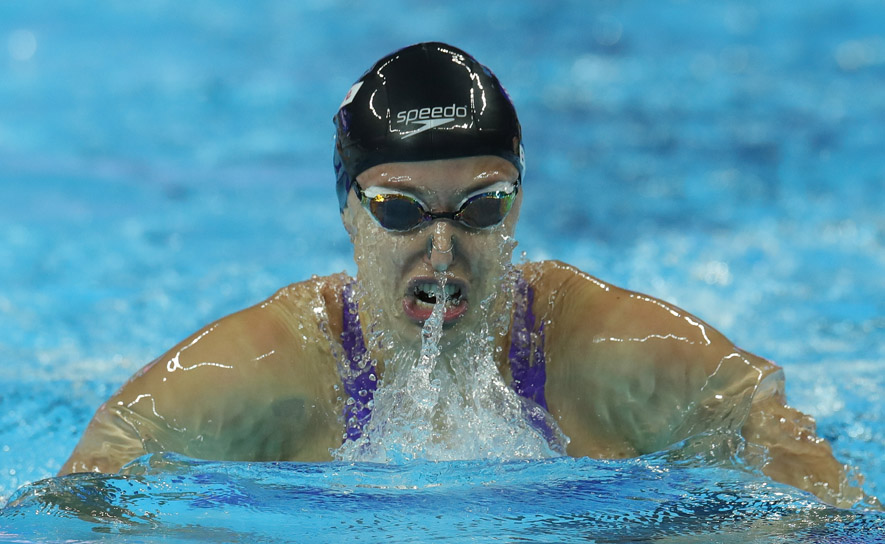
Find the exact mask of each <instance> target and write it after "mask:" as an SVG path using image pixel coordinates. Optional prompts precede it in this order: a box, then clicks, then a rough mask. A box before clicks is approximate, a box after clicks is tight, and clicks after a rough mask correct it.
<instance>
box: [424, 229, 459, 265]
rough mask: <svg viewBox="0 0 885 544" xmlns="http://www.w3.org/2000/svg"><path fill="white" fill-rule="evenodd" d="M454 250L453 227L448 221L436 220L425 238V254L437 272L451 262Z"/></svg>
mask: <svg viewBox="0 0 885 544" xmlns="http://www.w3.org/2000/svg"><path fill="white" fill-rule="evenodd" d="M454 252H455V235H454V228H453V226H452V225H451V224H449V222H448V221H437V222H436V223H435V224H434V225H433V229H432V230H431V234H430V239H429V240H427V256H428V257H429V258H430V266H432V267H433V269H434V270H436V271H437V272H444V271H445V270H446V269H448V268H449V266H451V264H452V260H453V259H454Z"/></svg>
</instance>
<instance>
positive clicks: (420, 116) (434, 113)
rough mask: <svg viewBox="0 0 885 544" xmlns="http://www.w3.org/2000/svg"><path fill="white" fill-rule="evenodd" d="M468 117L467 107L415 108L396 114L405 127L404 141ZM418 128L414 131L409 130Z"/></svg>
mask: <svg viewBox="0 0 885 544" xmlns="http://www.w3.org/2000/svg"><path fill="white" fill-rule="evenodd" d="M466 117H467V106H456V105H455V104H452V105H451V106H435V107H432V108H415V109H413V110H406V111H401V112H399V113H397V114H396V121H397V122H398V123H401V124H402V125H404V126H403V127H402V130H404V131H405V132H404V134H403V135H402V139H403V140H405V139H406V138H410V137H412V136H414V135H415V134H421V133H422V132H424V131H425V130H430V129H432V128H436V127H441V126H444V125H447V124H449V123H451V122H453V121H455V120H456V119H462V118H466ZM412 127H416V128H415V129H414V130H409V129H411V128H412Z"/></svg>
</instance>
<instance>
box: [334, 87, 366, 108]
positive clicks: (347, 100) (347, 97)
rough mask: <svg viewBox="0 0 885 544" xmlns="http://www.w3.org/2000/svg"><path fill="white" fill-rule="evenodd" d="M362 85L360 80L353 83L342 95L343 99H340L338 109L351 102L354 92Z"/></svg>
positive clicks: (354, 95)
mask: <svg viewBox="0 0 885 544" xmlns="http://www.w3.org/2000/svg"><path fill="white" fill-rule="evenodd" d="M362 86H363V82H362V81H357V82H356V83H354V84H353V86H352V87H351V88H350V90H349V91H347V94H346V95H344V100H342V101H341V105H340V106H338V109H339V110H340V109H341V108H343V107H344V106H346V105H348V104H350V103H351V102H353V99H354V98H356V93H357V92H358V91H359V90H360V87H362Z"/></svg>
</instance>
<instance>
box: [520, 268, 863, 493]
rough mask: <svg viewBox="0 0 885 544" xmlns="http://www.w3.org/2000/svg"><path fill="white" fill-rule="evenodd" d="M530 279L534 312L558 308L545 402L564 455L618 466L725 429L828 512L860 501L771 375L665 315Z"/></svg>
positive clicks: (570, 277)
mask: <svg viewBox="0 0 885 544" xmlns="http://www.w3.org/2000/svg"><path fill="white" fill-rule="evenodd" d="M539 267H540V268H541V269H540V270H535V271H534V272H535V274H536V275H535V281H534V282H533V284H534V285H536V289H538V290H539V291H540V292H541V293H542V295H543V293H547V297H546V298H543V299H542V300H541V301H540V302H541V304H547V305H549V298H550V297H554V298H555V304H554V305H553V306H555V307H556V310H555V312H554V314H553V315H552V316H551V319H550V322H549V325H550V326H549V328H548V330H547V340H548V344H547V351H548V385H547V393H548V397H547V398H548V402H549V405H550V409H551V413H553V415H554V416H555V417H557V419H558V420H559V422H560V425H561V426H562V428H563V431H564V432H565V434H566V435H568V436H569V437H570V438H572V443H571V444H569V448H568V453H569V454H570V455H589V456H594V457H628V456H632V455H639V454H643V453H649V452H653V451H659V450H661V449H664V448H666V447H668V446H670V445H672V444H675V443H678V442H679V441H681V440H684V439H685V438H688V437H690V436H693V435H695V434H697V433H700V432H704V431H708V430H717V429H723V430H729V429H730V430H734V431H741V432H742V434H743V436H744V437H745V438H746V440H747V441H748V442H750V443H752V444H758V445H761V446H764V447H765V448H766V449H767V450H768V461H767V463H766V464H764V466H763V467H762V469H763V471H764V472H765V473H766V474H768V475H769V476H771V477H772V478H774V479H776V480H778V481H781V482H783V483H787V484H790V485H793V486H795V487H798V488H800V489H805V490H807V491H810V492H812V493H814V494H816V495H818V496H819V497H821V498H822V499H824V500H826V501H828V502H831V503H833V504H839V505H848V504H853V503H854V502H856V501H857V500H858V497H860V496H861V495H860V491H859V490H858V489H856V488H854V487H851V486H850V485H849V484H847V483H846V467H844V466H843V465H841V464H840V463H839V462H838V461H837V460H836V459H835V458H834V457H833V455H832V451H831V449H830V446H829V444H827V442H826V441H825V440H823V439H820V438H818V437H817V436H816V435H815V431H814V425H813V420H811V418H809V417H808V416H805V415H803V414H801V413H799V412H797V411H796V410H793V409H792V408H789V407H788V406H787V405H786V404H785V403H784V396H783V386H782V373H781V371H780V369H779V368H778V367H777V366H776V365H774V364H773V363H771V362H769V361H766V360H765V359H762V358H760V357H756V356H754V355H752V354H750V353H747V352H745V351H743V350H741V349H739V348H737V347H735V346H734V344H732V343H731V342H730V341H729V340H728V339H726V338H725V337H724V336H723V335H722V334H721V333H719V332H718V331H716V330H715V329H713V328H712V327H710V326H709V325H707V324H706V323H704V322H703V321H701V320H700V319H698V318H696V317H694V316H692V315H691V314H688V313H687V312H684V311H683V310H681V309H679V308H677V307H675V306H672V305H669V304H667V303H665V302H662V301H659V300H657V299H654V298H652V297H648V296H645V295H642V294H639V293H632V292H629V291H625V290H622V289H619V288H617V287H614V286H611V285H607V284H604V283H603V282H600V281H599V280H597V279H595V278H592V277H591V276H588V275H586V274H584V273H582V272H580V271H579V270H577V269H574V268H573V267H570V266H568V265H565V264H563V263H539ZM529 272H531V271H529ZM545 282H546V285H545ZM538 304H539V301H538V297H536V312H543V311H544V310H543V307H542V306H538ZM778 380H781V381H778Z"/></svg>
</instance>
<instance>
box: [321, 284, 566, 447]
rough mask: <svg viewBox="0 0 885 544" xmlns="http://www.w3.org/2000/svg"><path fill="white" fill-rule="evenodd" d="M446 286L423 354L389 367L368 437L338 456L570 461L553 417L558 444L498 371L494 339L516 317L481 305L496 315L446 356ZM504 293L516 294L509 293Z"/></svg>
mask: <svg viewBox="0 0 885 544" xmlns="http://www.w3.org/2000/svg"><path fill="white" fill-rule="evenodd" d="M508 277H512V275H508ZM445 283H446V278H445V276H444V275H438V276H437V285H436V287H435V291H436V302H435V304H434V308H433V311H432V313H431V315H430V317H429V318H428V319H427V320H426V321H425V323H424V325H423V328H422V330H421V340H422V342H421V347H420V350H418V351H414V350H408V349H399V350H397V351H396V352H394V353H393V355H392V356H391V357H390V358H389V359H387V360H385V361H384V365H385V372H384V377H383V378H382V382H381V384H380V385H379V388H378V390H377V391H376V392H375V396H374V399H373V401H372V404H373V413H372V419H371V420H370V421H369V422H368V424H367V425H366V426H365V427H364V429H363V434H362V436H361V437H359V438H358V439H357V440H353V441H347V442H345V443H344V444H343V445H342V446H341V447H340V448H338V449H337V450H336V451H335V452H333V454H334V455H335V457H336V458H338V459H341V460H348V461H373V462H382V463H403V462H408V461H412V460H415V459H429V460H459V459H480V458H493V459H513V458H543V457H551V456H558V455H562V454H564V452H565V444H566V443H567V438H565V437H564V435H562V433H561V432H560V431H559V430H558V428H557V426H556V424H555V422H554V421H553V420H552V418H548V422H547V423H548V426H549V428H550V429H553V435H554V437H555V438H554V440H553V443H552V444H551V442H548V439H547V438H546V437H545V436H544V435H543V433H542V432H541V431H540V430H539V429H537V428H535V427H534V426H533V425H532V424H531V422H530V421H529V419H528V418H527V417H526V413H527V410H529V409H531V408H532V407H528V406H526V403H527V401H526V400H525V399H523V398H522V397H519V396H518V395H517V394H516V393H515V392H514V391H513V389H512V388H511V387H510V386H509V385H508V384H507V383H505V381H504V379H503V377H502V375H501V372H500V370H499V369H498V366H497V363H496V360H495V354H496V348H495V336H496V332H497V333H499V331H500V329H499V327H501V326H504V329H505V330H506V329H507V328H508V327H509V318H506V319H502V317H501V315H500V314H497V313H496V312H494V311H492V310H493V308H494V306H495V305H496V302H499V301H498V300H497V298H496V297H490V298H489V299H488V300H485V301H482V302H481V303H480V308H478V310H479V311H481V312H483V314H484V315H487V316H489V319H488V320H486V321H485V322H484V324H483V326H482V327H481V328H480V330H478V331H473V332H471V333H470V334H469V336H468V339H467V341H466V342H464V343H463V344H461V345H460V346H458V347H456V348H454V349H453V350H452V352H451V353H449V350H446V351H442V350H441V349H440V346H441V343H442V340H443V336H444V330H445V329H444V317H445V306H446V296H445ZM505 283H506V282H505ZM504 291H505V292H506V293H507V294H508V295H510V294H512V289H510V288H507V289H505V290H504ZM509 306H510V304H509V303H508V304H507V307H509ZM505 315H507V316H509V312H506V314H505Z"/></svg>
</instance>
